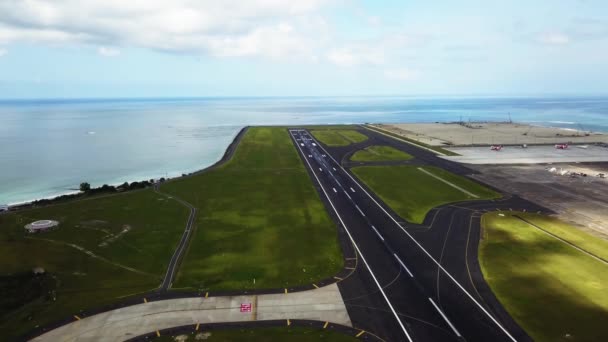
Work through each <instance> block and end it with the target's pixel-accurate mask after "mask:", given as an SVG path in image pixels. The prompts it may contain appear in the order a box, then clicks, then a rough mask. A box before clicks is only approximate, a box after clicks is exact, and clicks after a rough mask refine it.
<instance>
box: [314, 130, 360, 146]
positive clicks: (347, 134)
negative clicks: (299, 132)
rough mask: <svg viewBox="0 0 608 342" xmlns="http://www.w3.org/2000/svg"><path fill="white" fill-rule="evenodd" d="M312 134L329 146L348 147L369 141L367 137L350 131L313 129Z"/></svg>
mask: <svg viewBox="0 0 608 342" xmlns="http://www.w3.org/2000/svg"><path fill="white" fill-rule="evenodd" d="M310 133H311V134H312V135H313V136H314V137H315V139H317V140H318V141H320V142H322V143H323V144H325V145H327V146H348V145H350V144H354V143H358V142H362V141H365V140H367V136H365V135H364V134H361V133H359V132H357V131H355V130H348V129H313V130H311V131H310Z"/></svg>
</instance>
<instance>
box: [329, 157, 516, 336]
mask: <svg viewBox="0 0 608 342" xmlns="http://www.w3.org/2000/svg"><path fill="white" fill-rule="evenodd" d="M320 147H321V149H323V151H325V149H324V148H323V146H320ZM325 152H326V153H327V151H325ZM329 157H330V158H331V159H332V160H333V161H334V162H335V163H336V164H337V165H340V164H339V163H338V161H337V160H336V159H335V158H334V157H333V156H332V155H331V154H330V155H329ZM339 167H340V168H341V169H342V171H343V172H344V173H345V174H346V175H347V176H348V178H350V179H351V180H352V181H353V182H354V183H355V184H357V186H358V187H359V189H361V190H362V191H363V192H364V193H365V194H366V195H367V197H369V199H371V200H372V201H373V202H374V203H376V205H377V206H378V208H380V210H382V211H383V212H384V214H386V216H388V218H389V219H391V221H393V222H394V223H395V224H396V225H397V227H399V228H400V229H401V231H403V233H404V234H405V235H406V236H407V237H408V238H409V239H410V240H412V242H414V244H416V246H418V248H420V250H422V252H424V254H426V255H427V256H428V257H429V259H431V260H432V261H433V263H435V265H437V267H438V268H439V269H440V270H441V271H442V272H443V273H445V275H446V276H447V277H448V278H450V280H451V281H452V282H454V284H456V286H458V288H460V290H461V291H462V292H463V293H464V294H465V295H466V296H467V297H468V298H469V299H470V300H471V301H472V302H473V303H475V305H476V306H477V307H478V308H479V309H480V310H481V311H483V313H484V314H485V315H486V316H487V317H488V318H489V319H490V320H491V321H492V322H494V324H496V326H497V327H498V328H500V330H501V331H502V332H504V333H505V335H506V336H507V337H509V339H510V340H511V341H513V342H517V340H516V339H515V337H513V336H512V335H511V334H510V333H509V331H508V330H507V329H506V328H505V327H503V326H502V324H500V322H498V321H497V320H496V318H494V316H492V314H490V313H489V312H488V310H486V308H484V307H483V305H481V304H480V303H479V302H478V301H477V300H476V299H475V298H474V297H473V296H472V295H471V294H470V293H469V291H467V290H466V289H465V288H464V287H463V286H462V285H461V284H460V283H459V282H458V281H457V280H456V278H454V276H452V275H451V274H450V272H448V271H447V270H446V269H445V268H444V267H443V266H442V265H441V264H440V263H439V262H438V261H437V259H435V258H434V257H433V256H432V255H431V253H429V252H428V251H427V250H426V249H425V248H424V247H422V245H421V244H420V243H419V242H418V240H416V239H415V238H414V237H413V236H412V235H411V234H410V233H409V232H408V231H407V230H405V228H403V227H402V226H401V225H400V224H399V222H397V220H395V218H394V217H393V216H392V215H391V214H389V213H388V211H386V209H384V208H383V207H382V206H381V205H380V203H378V201H376V200H375V199H374V197H372V195H370V194H369V192H367V190H365V189H364V188H363V186H362V185H361V184H359V182H357V180H355V178H354V177H353V176H351V175H350V173H348V171H346V169H344V167H342V166H339ZM347 195H348V194H347ZM349 198H350V196H349ZM499 211H500V209H499Z"/></svg>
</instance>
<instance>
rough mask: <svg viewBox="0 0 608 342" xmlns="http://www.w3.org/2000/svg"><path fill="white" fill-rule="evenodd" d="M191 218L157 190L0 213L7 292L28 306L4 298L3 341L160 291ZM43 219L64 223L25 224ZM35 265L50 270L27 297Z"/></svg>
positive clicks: (0, 267) (0, 260)
mask: <svg viewBox="0 0 608 342" xmlns="http://www.w3.org/2000/svg"><path fill="white" fill-rule="evenodd" d="M187 217H188V209H187V208H185V207H183V206H182V205H181V204H178V203H177V202H175V201H173V200H168V199H167V198H165V197H164V196H161V195H158V194H156V193H154V192H152V191H151V190H143V191H136V192H129V193H124V194H119V195H114V196H107V197H102V198H96V199H87V200H80V201H73V202H68V203H64V204H60V205H53V206H48V207H42V208H38V209H31V210H24V211H20V212H16V213H9V214H6V215H0V227H2V229H0V274H1V278H0V288H1V289H2V293H3V294H8V293H11V298H10V299H11V300H14V303H20V304H22V305H19V306H18V307H15V306H14V305H12V304H11V303H9V301H2V304H3V305H2V311H0V315H1V319H0V322H1V323H0V330H1V331H3V332H4V337H6V336H8V337H14V336H15V335H17V334H23V333H25V332H27V331H28V330H29V329H31V328H33V327H34V326H36V325H43V324H46V323H49V322H51V321H55V320H59V319H63V318H66V317H70V316H72V315H74V314H77V313H78V312H79V311H80V310H82V309H90V308H93V307H97V306H101V305H104V304H108V303H111V302H114V301H116V300H118V299H119V298H120V297H124V296H128V295H130V294H136V293H141V292H145V291H149V290H152V289H155V288H156V287H157V286H158V285H159V284H160V281H161V279H162V276H163V275H164V272H165V271H166V267H167V264H168V262H169V259H170V258H171V255H172V253H173V251H174V248H175V246H176V245H177V242H178V240H179V238H180V236H181V234H182V232H183V229H184V226H185V223H186V220H187ZM39 219H53V220H57V221H59V222H60V225H59V227H58V228H57V229H55V230H53V231H49V232H46V233H39V234H26V233H25V230H24V228H23V226H24V225H25V224H26V223H30V222H32V221H35V220H39ZM94 256H96V257H94ZM34 267H42V268H44V269H45V270H46V272H47V276H45V277H44V281H42V282H41V283H42V285H41V286H42V288H36V287H34V288H36V291H35V293H37V295H36V296H32V295H30V294H29V293H28V292H30V291H31V289H32V283H35V282H36V280H35V279H32V277H31V276H30V275H31V270H32V268H34ZM53 297H55V299H53ZM6 299H7V298H6V297H5V300H6ZM9 339H10V338H9Z"/></svg>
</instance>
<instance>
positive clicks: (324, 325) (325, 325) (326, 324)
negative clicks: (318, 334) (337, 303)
mask: <svg viewBox="0 0 608 342" xmlns="http://www.w3.org/2000/svg"><path fill="white" fill-rule="evenodd" d="M328 325H329V321H327V322H325V324H323V329H326V328H327V326H328Z"/></svg>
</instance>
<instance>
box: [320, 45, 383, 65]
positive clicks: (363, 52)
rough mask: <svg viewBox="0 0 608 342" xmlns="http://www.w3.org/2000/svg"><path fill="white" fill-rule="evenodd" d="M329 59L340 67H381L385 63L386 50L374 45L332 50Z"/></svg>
mask: <svg viewBox="0 0 608 342" xmlns="http://www.w3.org/2000/svg"><path fill="white" fill-rule="evenodd" d="M327 59H328V60H329V61H330V62H332V63H334V64H335V65H337V66H340V67H354V66H359V65H381V64H383V63H384V49H382V48H379V47H376V46H373V45H369V46H368V45H356V46H350V47H345V48H338V49H332V50H330V51H329V53H328V54H327Z"/></svg>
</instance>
